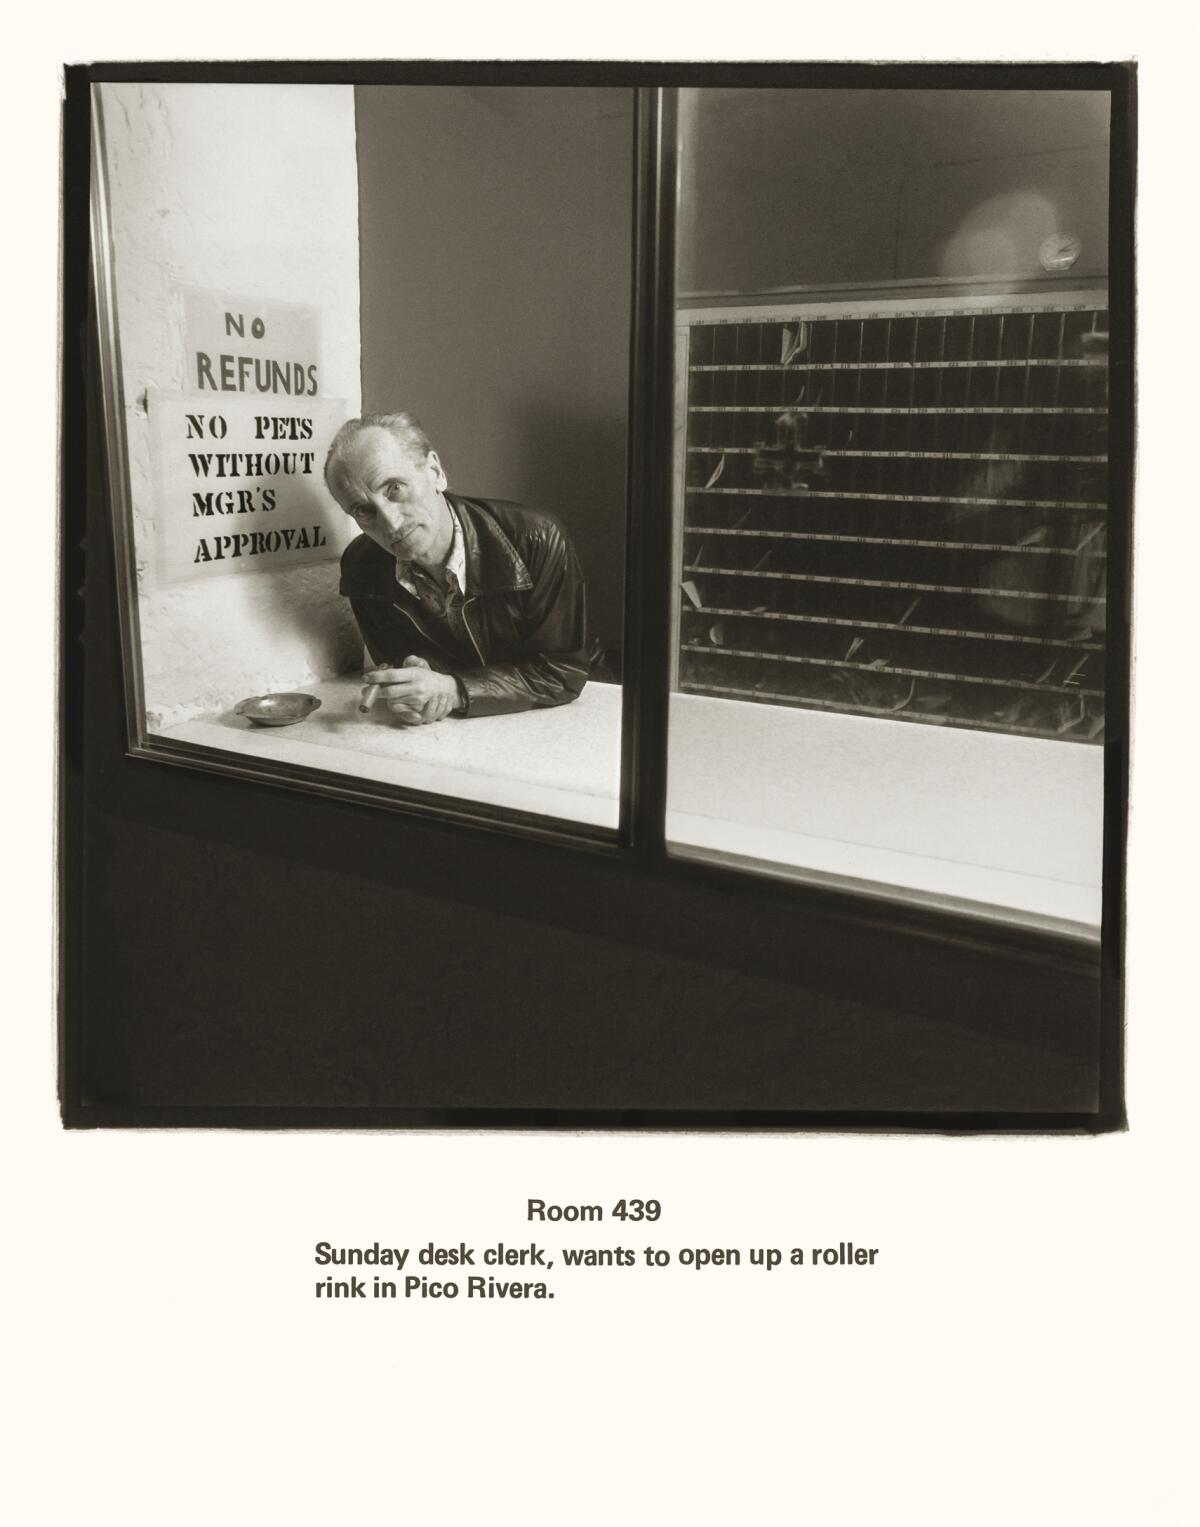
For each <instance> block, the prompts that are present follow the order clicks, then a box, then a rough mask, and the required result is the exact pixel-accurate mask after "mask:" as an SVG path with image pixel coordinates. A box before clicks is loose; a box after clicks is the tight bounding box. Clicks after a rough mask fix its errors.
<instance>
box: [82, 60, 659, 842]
mask: <svg viewBox="0 0 1200 1527" xmlns="http://www.w3.org/2000/svg"><path fill="white" fill-rule="evenodd" d="M95 101H96V105H97V120H98V123H99V126H100V133H99V136H98V138H97V151H98V153H97V170H98V174H97V178H96V186H97V197H98V202H97V211H98V214H99V216H100V218H101V224H100V229H101V233H102V235H103V237H102V238H101V240H100V241H99V244H98V261H99V263H98V280H97V285H98V292H99V294H100V301H101V316H102V343H103V344H104V346H105V356H104V359H105V362H106V367H105V370H106V375H105V388H106V401H107V405H108V424H109V434H110V459H111V461H112V463H113V466H114V469H115V475H116V483H115V488H116V491H115V493H114V497H115V499H116V500H117V506H118V522H117V533H118V537H119V539H120V541H121V543H122V546H123V549H124V551H125V552H126V553H127V555H126V556H125V558H124V563H125V569H126V572H127V577H128V583H129V587H128V589H127V595H128V601H127V602H128V611H127V620H126V627H127V629H126V638H127V663H128V666H129V670H130V684H129V690H130V694H131V697H132V699H131V706H132V709H133V712H134V714H133V716H132V718H131V720H132V727H131V731H132V735H133V739H134V745H135V746H136V747H137V748H138V749H139V750H140V751H148V752H151V753H153V752H154V751H155V750H159V751H161V750H163V749H164V748H166V749H172V748H174V749H176V750H180V749H184V750H187V751H188V752H189V754H190V753H192V752H194V750H197V749H198V750H202V751H203V753H204V754H205V755H206V757H207V759H208V761H209V762H211V761H212V760H213V759H214V758H215V759H217V760H219V761H225V762H230V763H234V764H236V766H237V767H239V768H245V767H246V766H247V764H248V763H249V764H251V765H255V766H257V765H261V766H262V767H263V768H264V769H271V768H274V767H275V766H276V765H278V764H280V763H282V764H285V765H290V766H294V767H295V768H296V769H297V770H299V771H301V772H303V773H304V774H305V776H306V778H307V780H308V782H310V783H313V784H316V785H319V784H320V783H321V780H322V779H323V778H324V777H325V776H328V775H335V776H337V777H338V780H337V784H338V787H339V788H344V787H345V785H346V781H347V780H348V779H349V780H357V781H362V782H364V783H365V784H367V785H368V786H370V787H371V789H372V792H373V793H378V792H376V791H375V789H374V787H375V786H378V785H382V786H384V787H386V789H385V793H387V792H388V791H393V790H396V789H399V790H406V791H419V792H422V793H423V794H433V795H437V796H448V797H453V798H455V799H457V800H460V801H470V802H482V803H485V804H486V805H488V806H489V807H499V808H507V809H511V810H514V811H521V812H530V813H534V814H538V815H544V816H549V817H553V818H557V819H565V820H568V821H572V822H579V823H582V824H586V825H587V826H588V827H591V828H600V829H604V830H612V829H615V827H616V823H617V812H618V799H619V772H620V709H621V706H620V673H621V640H622V628H623V616H622V610H623V584H622V580H623V568H624V562H625V551H624V536H625V486H624V485H625V449H626V442H625V425H626V410H627V395H628V355H629V335H630V279H631V273H630V249H631V246H632V239H631V226H632V225H631V207H632V188H631V165H632V152H631V145H632V131H633V122H632V93H631V92H629V91H622V90H602V89H596V90H592V89H573V88H571V89H534V88H529V89H525V88H489V89H472V88H459V87H450V86H445V87H429V88H416V87H403V86H379V87H366V88H360V89H355V88H353V87H350V86H315V85H259V84H253V85H252V84H244V85H205V84H196V85H178V84H128V85H125V84H108V85H104V86H100V87H97V91H96V96H95ZM122 463H123V464H124V470H123V471H122Z"/></svg>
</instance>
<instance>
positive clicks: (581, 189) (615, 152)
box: [355, 86, 633, 647]
mask: <svg viewBox="0 0 1200 1527" xmlns="http://www.w3.org/2000/svg"><path fill="white" fill-rule="evenodd" d="M355 101H356V113H357V123H358V161H359V201H360V227H361V238H362V376H363V407H364V409H365V410H366V411H368V412H382V411H386V410H389V409H395V408H408V409H411V410H412V411H413V412H414V413H416V414H417V416H418V417H419V418H420V419H421V421H422V422H423V423H424V425H425V427H426V429H427V430H428V431H429V434H430V436H431V437H432V439H433V440H434V442H435V443H436V445H437V446H438V449H439V452H440V453H441V456H442V458H443V461H444V463H445V465H446V467H447V470H448V472H449V475H450V485H451V487H452V488H456V489H459V490H461V491H463V492H467V493H479V494H483V495H488V496H493V497H498V498H512V499H516V500H517V501H518V502H521V503H525V504H529V505H531V506H533V507H538V508H543V509H550V510H552V511H554V512H555V513H557V514H558V515H559V516H560V517H561V518H562V520H563V521H564V522H565V523H566V524H567V526H568V527H569V528H570V530H571V532H572V534H573V536H574V539H575V542H576V545H577V547H578V550H579V553H580V556H581V558H582V560H583V563H584V568H585V571H586V573H587V577H588V588H589V601H590V611H591V617H592V622H593V625H594V626H595V628H596V630H597V632H598V634H599V636H600V638H601V640H602V641H603V642H604V644H605V646H608V647H618V646H619V645H620V643H621V632H622V603H621V586H622V569H623V563H624V555H625V550H624V534H625V531H624V524H625V436H626V417H627V411H628V372H629V345H630V275H631V248H632V170H633V96H632V92H630V91H628V90H614V89H595V90H594V89H587V88H582V87H581V88H574V87H572V88H566V89H557V88H540V87H530V88H516V87H484V88H473V87H458V86H439V87H421V86H362V87H360V88H359V89H358V90H357V91H356V92H355Z"/></svg>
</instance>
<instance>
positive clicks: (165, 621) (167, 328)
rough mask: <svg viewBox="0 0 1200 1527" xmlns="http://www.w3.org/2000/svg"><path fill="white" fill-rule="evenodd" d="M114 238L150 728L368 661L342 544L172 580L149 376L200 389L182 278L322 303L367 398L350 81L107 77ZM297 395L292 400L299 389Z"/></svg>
mask: <svg viewBox="0 0 1200 1527" xmlns="http://www.w3.org/2000/svg"><path fill="white" fill-rule="evenodd" d="M100 91H101V107H102V111H103V125H104V133H105V140H106V146H107V167H108V189H109V204H110V214H111V227H112V246H113V247H112V256H113V263H114V276H115V284H116V302H117V313H118V319H119V324H120V344H121V372H122V383H123V393H124V417H125V429H126V438H127V446H128V457H129V476H130V491H131V497H132V506H133V517H134V532H135V535H134V541H135V548H136V555H137V578H138V608H139V618H140V624H141V637H142V661H143V681H144V685H145V697H146V709H147V723H148V726H149V727H150V729H151V730H156V729H158V728H160V727H163V726H170V725H172V724H174V723H175V722H177V721H181V720H184V719H186V718H189V717H192V716H195V715H199V714H203V713H206V712H216V711H222V710H227V709H228V708H229V706H230V705H232V704H233V703H234V702H236V701H237V700H238V699H240V698H242V697H243V696H245V695H249V694H255V693H260V692H262V691H265V690H271V689H291V688H296V687H297V686H300V685H303V684H305V683H308V682H310V681H312V680H314V679H319V678H322V677H328V676H330V675H332V674H334V673H337V672H339V671H342V670H345V669H347V668H350V667H353V666H355V664H356V663H357V661H358V659H359V657H360V655H361V646H360V644H359V641H358V637H357V635H356V632H355V629H354V625H353V621H352V619H351V617H350V614H349V608H348V606H347V605H346V601H345V600H343V599H341V598H339V596H338V593H337V561H336V558H333V559H331V560H329V561H327V562H319V563H309V564H308V565H306V566H301V567H293V568H290V569H273V570H271V571H265V572H252V573H236V574H231V575H228V576H222V577H209V578H202V579H197V580H194V581H189V582H182V583H160V582H159V581H158V579H157V577H156V573H155V562H154V556H153V549H154V539H153V538H154V531H155V523H156V519H157V516H158V514H159V511H160V506H159V505H158V504H157V503H156V501H155V500H156V495H155V488H154V473H153V464H152V458H151V450H150V438H151V437H150V421H149V418H148V415H147V391H148V389H153V388H161V389H166V390H170V391H189V390H192V383H191V379H190V378H189V377H187V376H185V374H184V368H185V348H184V311H183V300H182V296H181V294H180V291H179V287H180V285H189V286H196V287H201V288H207V289H212V290H216V291H222V292H227V293H233V294H237V295H239V296H246V297H260V298H262V299H263V300H264V301H273V302H276V303H281V302H289V303H303V304H307V305H311V306H315V307H317V308H318V309H319V311H320V327H321V393H322V395H323V396H326V397H330V398H343V399H345V400H346V404H347V412H348V413H349V414H355V413H357V412H358V411H359V400H360V371H359V280H358V178H357V167H356V162H355V132H354V92H353V90H352V89H351V88H349V87H344V86H310V85H305V86H294V85H167V84H129V85H126V84H107V85H103V86H101V87H100ZM284 401H288V400H284Z"/></svg>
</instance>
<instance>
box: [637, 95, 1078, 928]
mask: <svg viewBox="0 0 1200 1527" xmlns="http://www.w3.org/2000/svg"><path fill="white" fill-rule="evenodd" d="M1107 122H1108V97H1107V95H1105V94H1097V93H1081V92H1076V93H1069V92H1003V93H1002V92H983V91H981V92H974V91H907V90H905V91H882V90H880V91H861V90H847V91H827V90H814V91H771V92H765V91H763V92H759V91H734V90H712V91H705V90H700V91H685V92H683V94H682V101H681V111H680V138H679V153H680V177H679V184H680V205H679V220H678V221H679V230H680V238H679V251H678V266H677V272H676V274H677V289H678V293H679V307H678V317H677V331H676V332H677V389H676V392H677V400H678V413H679V418H678V431H677V439H678V450H677V462H676V495H675V525H676V546H677V565H676V589H677V592H676V597H675V607H676V611H677V618H676V621H675V632H676V647H675V653H676V665H675V684H674V693H673V695H672V701H671V741H670V775H669V793H668V824H667V827H668V839H669V841H670V842H671V844H672V846H673V848H674V849H675V850H676V851H677V852H681V853H684V852H691V853H701V854H705V855H710V856H716V857H724V858H731V859H734V860H736V861H738V862H742V863H753V864H757V865H759V866H760V867H762V868H764V869H766V868H769V869H772V870H774V871H775V872H782V873H797V874H803V875H806V876H809V877H812V876H817V877H822V878H825V877H827V878H831V879H834V880H839V881H846V882H854V883H856V884H859V885H860V886H868V887H874V888H878V889H880V890H885V891H887V892H888V893H890V894H898V895H905V896H909V897H915V898H918V899H921V900H926V901H933V902H937V903H943V902H947V903H953V904H956V905H970V906H971V907H974V908H976V909H978V910H980V911H983V912H986V913H987V914H989V915H992V916H1004V917H1015V918H1017V919H1019V920H1023V921H1031V922H1036V923H1044V924H1052V925H1061V926H1069V927H1070V928H1071V929H1072V930H1073V931H1079V932H1084V933H1087V934H1089V935H1094V934H1095V933H1096V932H1098V926H1099V913H1100V856H1101V805H1102V794H1103V774H1102V750H1101V748H1100V747H1099V746H1098V744H1100V743H1101V742H1102V741H1103V738H1104V699H1105V669H1104V660H1105V642H1104V613H1105V590H1106V571H1107V562H1106V521H1107V509H1108V505H1107V496H1108V488H1107V463H1108V417H1107V342H1108V299H1107V288H1106V274H1107V243H1106V238H1107V234H1106V230H1107V217H1108V208H1107V163H1108V144H1107ZM948 145H953V148H952V149H949V148H948Z"/></svg>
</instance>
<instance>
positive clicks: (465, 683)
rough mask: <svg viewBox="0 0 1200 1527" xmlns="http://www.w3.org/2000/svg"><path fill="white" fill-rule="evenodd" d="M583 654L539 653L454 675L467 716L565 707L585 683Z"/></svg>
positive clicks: (498, 714) (499, 714) (584, 654)
mask: <svg viewBox="0 0 1200 1527" xmlns="http://www.w3.org/2000/svg"><path fill="white" fill-rule="evenodd" d="M588 672H589V663H588V658H587V655H586V653H583V652H562V653H539V654H538V655H537V656H535V657H532V658H529V659H527V660H522V661H517V662H512V663H488V664H485V665H484V666H483V667H482V668H471V669H467V670H465V671H463V672H461V673H458V674H456V675H455V677H456V678H457V679H458V682H459V686H460V688H461V689H462V690H463V691H464V693H465V696H466V710H465V712H463V713H462V714H465V715H467V716H502V715H506V714H508V713H511V712H514V711H523V710H535V709H538V708H539V707H544V706H554V705H567V704H569V703H570V701H572V700H574V699H575V698H576V697H577V696H578V695H579V693H580V692H581V691H582V689H583V686H584V685H585V684H586V683H587V678H588Z"/></svg>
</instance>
